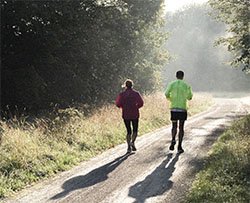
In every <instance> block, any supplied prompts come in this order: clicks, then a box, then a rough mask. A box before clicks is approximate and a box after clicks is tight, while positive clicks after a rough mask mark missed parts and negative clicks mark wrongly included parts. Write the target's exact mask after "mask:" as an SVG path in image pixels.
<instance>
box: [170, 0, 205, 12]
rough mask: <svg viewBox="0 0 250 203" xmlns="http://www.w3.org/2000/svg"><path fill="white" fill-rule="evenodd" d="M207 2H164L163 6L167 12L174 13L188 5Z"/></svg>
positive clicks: (173, 0)
mask: <svg viewBox="0 0 250 203" xmlns="http://www.w3.org/2000/svg"><path fill="white" fill-rule="evenodd" d="M207 1H208V0H165V6H166V11H167V12H175V11H177V10H178V9H180V8H182V7H183V6H187V5H189V4H194V3H198V4H201V3H205V2H207Z"/></svg>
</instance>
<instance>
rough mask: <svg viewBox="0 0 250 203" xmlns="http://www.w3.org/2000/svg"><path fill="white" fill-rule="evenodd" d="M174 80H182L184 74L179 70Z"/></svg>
mask: <svg viewBox="0 0 250 203" xmlns="http://www.w3.org/2000/svg"><path fill="white" fill-rule="evenodd" d="M176 78H177V79H180V80H182V79H183V78H184V72H183V71H181V70H179V71H177V72H176Z"/></svg>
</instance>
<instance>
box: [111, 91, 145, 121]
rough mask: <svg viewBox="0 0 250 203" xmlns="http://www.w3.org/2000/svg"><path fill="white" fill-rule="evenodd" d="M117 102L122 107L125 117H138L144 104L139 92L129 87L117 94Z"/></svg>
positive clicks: (123, 116)
mask: <svg viewBox="0 0 250 203" xmlns="http://www.w3.org/2000/svg"><path fill="white" fill-rule="evenodd" d="M115 104H116V106H117V107H119V108H122V118H123V119H137V118H139V108H141V107H142V106H143V100H142V97H141V95H140V93H139V92H137V91H135V90H133V89H130V88H127V89H126V90H125V91H124V92H121V93H120V94H119V95H118V96H117V98H116V101H115Z"/></svg>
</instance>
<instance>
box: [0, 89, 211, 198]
mask: <svg viewBox="0 0 250 203" xmlns="http://www.w3.org/2000/svg"><path fill="white" fill-rule="evenodd" d="M144 101H145V105H144V107H143V108H142V109H141V119H140V124H139V135H143V134H145V133H147V132H150V131H153V130H155V129H157V128H160V127H163V126H165V125H167V124H169V109H168V105H167V102H166V99H165V98H164V96H163V94H162V93H155V94H153V95H148V96H145V97H144ZM211 104H212V99H211V97H210V96H208V95H202V94H196V95H195V96H194V99H193V101H192V102H191V103H190V115H193V114H195V113H198V112H200V111H203V110H205V109H206V108H207V107H208V106H209V105H211ZM48 117H50V118H48ZM48 117H47V118H43V119H42V118H40V119H35V120H34V121H33V122H32V123H30V122H27V120H26V119H25V118H21V119H18V120H17V119H13V120H12V121H9V122H3V121H0V127H1V131H2V134H1V140H0V141H1V142H0V146H1V148H0V198H4V197H8V196H9V195H11V194H13V193H15V192H17V191H19V190H21V189H22V188H24V187H26V186H27V185H30V184H34V183H35V182H37V181H39V180H42V179H45V178H48V177H51V176H53V175H55V174H56V173H58V172H60V171H65V170H68V169H70V168H71V167H72V166H74V165H76V164H78V163H80V162H82V161H85V160H88V159H89V158H91V157H93V156H95V155H97V154H99V153H101V152H103V151H104V150H107V149H109V148H112V147H114V146H115V145H118V144H120V143H124V142H125V127H124V124H123V121H122V119H121V111H120V109H118V108H116V107H115V106H114V105H107V106H104V107H102V108H100V109H97V110H96V112H93V113H92V114H91V115H89V116H85V114H84V112H80V111H78V110H76V109H74V108H68V109H64V110H63V109H59V110H58V112H57V113H56V114H55V115H54V116H53V117H51V116H50V115H48ZM124 150H126V149H124Z"/></svg>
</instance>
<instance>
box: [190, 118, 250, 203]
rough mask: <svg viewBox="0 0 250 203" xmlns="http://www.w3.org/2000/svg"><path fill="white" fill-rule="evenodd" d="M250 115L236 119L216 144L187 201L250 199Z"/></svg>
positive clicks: (242, 202)
mask: <svg viewBox="0 0 250 203" xmlns="http://www.w3.org/2000/svg"><path fill="white" fill-rule="evenodd" d="M249 200H250V115H248V116H246V117H244V118H243V119H240V120H238V121H236V122H235V123H234V124H233V125H232V126H231V127H230V128H229V129H228V130H227V131H226V132H225V133H224V134H223V135H222V136H221V137H220V138H219V140H218V142H216V144H214V146H213V148H212V150H211V153H210V155H209V157H208V160H207V161H206V164H205V168H204V170H202V171H201V172H200V173H199V174H198V175H197V178H196V180H195V181H194V183H193V186H192V188H191V191H190V193H189V194H188V197H187V200H186V201H185V202H186V203H206V202H207V203H217V202H218V203H226V202H227V203H249Z"/></svg>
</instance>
